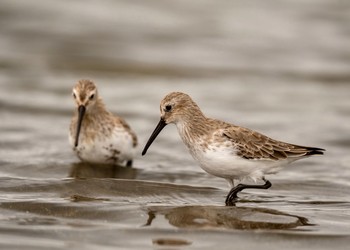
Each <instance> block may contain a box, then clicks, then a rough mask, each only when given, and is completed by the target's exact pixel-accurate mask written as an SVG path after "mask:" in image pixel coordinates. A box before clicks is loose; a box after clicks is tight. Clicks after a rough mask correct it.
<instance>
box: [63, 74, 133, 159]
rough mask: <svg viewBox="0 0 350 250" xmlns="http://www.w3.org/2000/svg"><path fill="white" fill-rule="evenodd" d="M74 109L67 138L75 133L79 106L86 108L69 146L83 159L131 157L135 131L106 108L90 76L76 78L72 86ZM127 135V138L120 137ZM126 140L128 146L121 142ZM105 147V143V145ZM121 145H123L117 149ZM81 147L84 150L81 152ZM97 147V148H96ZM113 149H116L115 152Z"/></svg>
mask: <svg viewBox="0 0 350 250" xmlns="http://www.w3.org/2000/svg"><path fill="white" fill-rule="evenodd" d="M73 97H74V99H75V102H76V106H77V109H76V110H75V112H74V116H73V118H72V121H71V125H70V141H71V143H72V144H73V139H74V136H76V134H77V127H78V120H79V112H78V109H79V107H81V106H83V107H84V109H86V112H85V113H84V115H83V119H82V122H81V126H80V129H81V130H80V136H79V141H77V143H78V145H77V146H75V147H74V148H73V149H74V151H75V152H76V153H77V156H78V157H79V158H80V159H81V160H83V161H89V162H100V163H113V164H119V163H122V162H124V161H131V160H132V157H133V153H131V152H128V151H133V148H135V147H136V146H137V137H136V134H135V133H134V132H133V131H132V130H131V128H130V126H129V125H128V124H127V123H126V122H125V120H124V119H122V118H121V117H118V116H115V115H113V114H112V113H111V112H109V111H108V110H107V109H106V107H105V104H104V103H103V101H102V99H101V98H100V97H99V95H98V91H97V87H96V85H95V84H94V83H93V82H92V81H90V80H80V81H78V83H77V84H76V85H75V86H74V88H73ZM123 137H128V138H130V139H124V138H123ZM122 144H130V147H129V148H130V149H127V148H126V146H125V145H122ZM106 145H107V146H108V147H107V146H106ZM118 145H120V147H121V148H125V149H124V150H121V149H120V148H119V146H118ZM84 151H86V152H85V153H84ZM100 151H101V152H100ZM116 152H119V153H118V154H117V153H116Z"/></svg>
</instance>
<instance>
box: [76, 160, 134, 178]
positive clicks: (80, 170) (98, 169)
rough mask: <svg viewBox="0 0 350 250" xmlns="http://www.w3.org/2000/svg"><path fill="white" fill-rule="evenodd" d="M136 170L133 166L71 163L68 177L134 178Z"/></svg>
mask: <svg viewBox="0 0 350 250" xmlns="http://www.w3.org/2000/svg"><path fill="white" fill-rule="evenodd" d="M137 174H138V170H137V169H135V168H126V167H124V166H118V165H108V164H105V165H104V164H91V163H86V162H79V163H74V164H73V165H72V168H71V171H70V173H69V177H72V178H77V179H86V178H118V179H136V177H137Z"/></svg>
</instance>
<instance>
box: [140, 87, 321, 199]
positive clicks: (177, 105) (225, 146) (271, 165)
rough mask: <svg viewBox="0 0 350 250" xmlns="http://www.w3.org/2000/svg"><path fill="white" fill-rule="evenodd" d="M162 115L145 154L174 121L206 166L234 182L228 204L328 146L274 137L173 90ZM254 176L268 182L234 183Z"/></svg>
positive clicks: (198, 158) (186, 141) (268, 182)
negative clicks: (216, 115) (208, 111)
mask: <svg viewBox="0 0 350 250" xmlns="http://www.w3.org/2000/svg"><path fill="white" fill-rule="evenodd" d="M160 112H161V118H160V121H159V123H158V125H157V127H156V128H155V130H154V131H153V133H152V135H151V136H150V138H149V140H148V142H147V144H146V145H145V148H144V150H143V152H142V155H144V154H146V152H147V149H148V148H149V146H150V145H151V144H152V142H153V141H154V139H155V138H156V137H157V135H158V134H159V133H160V131H161V130H162V129H163V128H164V127H165V126H166V125H167V124H169V123H174V124H175V125H176V127H177V130H178V132H179V134H180V137H181V139H182V141H183V142H184V143H185V145H186V146H187V148H188V149H189V151H190V153H191V155H192V156H193V158H194V159H195V160H197V161H198V162H199V164H200V166H201V167H202V169H203V170H205V171H206V172H208V173H209V174H212V175H215V176H217V177H221V178H224V179H226V180H227V181H228V183H229V185H230V186H231V191H230V192H229V193H228V195H227V197H226V205H234V203H235V201H236V199H237V193H238V192H240V191H242V190H243V189H246V188H258V189H268V188H270V187H271V182H270V181H268V180H266V179H265V175H268V174H275V173H277V172H278V171H279V170H280V169H281V168H282V167H284V166H285V165H287V164H289V163H291V162H293V161H296V160H299V159H302V158H305V157H309V156H311V155H322V154H323V151H324V149H322V148H315V147H304V146H298V145H294V144H290V143H286V142H281V141H277V140H274V139H271V138H269V137H267V136H265V135H263V134H260V133H258V132H256V131H253V130H250V129H248V128H243V127H239V126H236V125H233V124H229V123H226V122H223V121H219V120H215V119H211V118H208V117H206V116H205V115H204V114H203V113H202V111H201V110H200V109H199V107H198V106H197V104H196V103H195V102H194V101H193V100H192V99H191V97H190V96H188V95H187V94H184V93H180V92H173V93H170V94H168V95H167V96H165V98H164V99H163V100H162V101H161V103H160ZM245 178H250V179H252V180H254V181H255V182H257V181H263V182H264V184H261V185H258V184H255V185H247V184H242V183H241V184H238V185H236V186H235V185H234V181H235V180H238V181H242V180H243V179H245Z"/></svg>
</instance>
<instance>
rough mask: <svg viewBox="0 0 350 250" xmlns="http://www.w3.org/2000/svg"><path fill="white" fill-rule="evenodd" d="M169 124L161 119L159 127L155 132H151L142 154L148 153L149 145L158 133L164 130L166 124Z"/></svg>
mask: <svg viewBox="0 0 350 250" xmlns="http://www.w3.org/2000/svg"><path fill="white" fill-rule="evenodd" d="M166 125H167V124H166V123H165V121H164V120H163V119H160V121H159V123H158V125H157V127H156V128H155V129H154V131H153V133H152V134H151V136H150V138H149V139H148V141H147V143H146V146H145V148H144V149H143V151H142V155H145V154H146V153H147V149H148V148H149V146H151V144H152V142H153V141H154V139H156V137H157V136H158V134H159V133H160V131H162V129H163V128H164V127H165V126H166Z"/></svg>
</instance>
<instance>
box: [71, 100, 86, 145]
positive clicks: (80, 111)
mask: <svg viewBox="0 0 350 250" xmlns="http://www.w3.org/2000/svg"><path fill="white" fill-rule="evenodd" d="M85 110H86V108H85V106H83V105H80V106H79V107H78V112H79V115H78V123H77V131H76V134H75V143H74V146H75V147H77V146H78V142H79V135H80V128H81V123H82V121H83V118H84V114H85Z"/></svg>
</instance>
